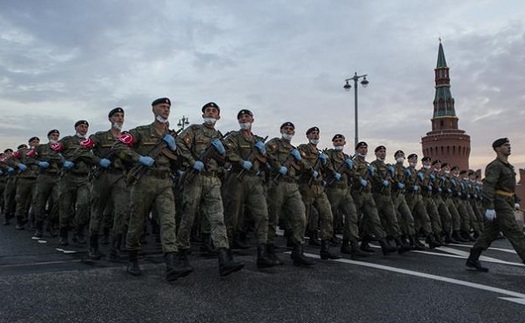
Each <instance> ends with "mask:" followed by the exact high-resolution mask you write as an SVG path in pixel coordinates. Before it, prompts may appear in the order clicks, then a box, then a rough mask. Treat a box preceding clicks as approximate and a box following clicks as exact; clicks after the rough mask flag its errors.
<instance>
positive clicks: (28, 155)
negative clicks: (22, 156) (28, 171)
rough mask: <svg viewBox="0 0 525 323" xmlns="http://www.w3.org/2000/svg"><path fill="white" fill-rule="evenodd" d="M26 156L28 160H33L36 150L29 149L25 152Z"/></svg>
mask: <svg viewBox="0 0 525 323" xmlns="http://www.w3.org/2000/svg"><path fill="white" fill-rule="evenodd" d="M26 156H27V157H30V158H35V157H36V156H37V153H36V150H35V149H29V151H28V152H27V154H26Z"/></svg>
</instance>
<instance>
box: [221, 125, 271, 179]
mask: <svg viewBox="0 0 525 323" xmlns="http://www.w3.org/2000/svg"><path fill="white" fill-rule="evenodd" d="M258 141H260V142H264V139H263V138H261V137H259V136H256V135H254V134H253V133H252V134H251V136H246V135H245V134H243V133H242V132H241V131H233V132H231V133H230V134H229V135H228V136H227V137H226V138H224V147H225V148H226V158H227V160H228V161H229V162H230V164H231V167H232V171H234V172H240V171H242V169H243V168H242V162H243V161H249V162H251V163H252V164H253V166H252V168H251V169H250V170H249V171H246V174H251V175H256V174H257V173H259V172H260V171H261V170H264V166H265V164H266V154H264V155H263V154H261V153H260V152H259V151H258V150H257V148H256V147H255V143H256V142H258Z"/></svg>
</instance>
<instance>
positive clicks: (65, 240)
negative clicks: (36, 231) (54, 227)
mask: <svg viewBox="0 0 525 323" xmlns="http://www.w3.org/2000/svg"><path fill="white" fill-rule="evenodd" d="M67 234H68V229H67V228H60V240H59V242H58V243H59V244H60V245H61V246H67V245H69V241H68V238H67Z"/></svg>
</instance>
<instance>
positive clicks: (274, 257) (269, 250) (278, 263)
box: [266, 243, 284, 266]
mask: <svg viewBox="0 0 525 323" xmlns="http://www.w3.org/2000/svg"><path fill="white" fill-rule="evenodd" d="M266 254H267V255H268V258H270V259H271V260H272V261H273V263H274V265H275V266H282V265H283V264H284V263H283V261H282V260H281V259H279V257H278V256H277V254H276V253H275V245H274V244H273V243H269V244H267V245H266Z"/></svg>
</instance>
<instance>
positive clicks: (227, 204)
mask: <svg viewBox="0 0 525 323" xmlns="http://www.w3.org/2000/svg"><path fill="white" fill-rule="evenodd" d="M237 176H238V173H236V172H230V173H228V175H227V176H226V180H225V181H224V183H223V185H222V196H223V201H224V221H225V224H226V230H227V232H228V241H230V242H231V241H232V240H233V234H234V232H235V231H236V230H238V225H241V226H242V225H243V224H244V223H238V221H239V220H242V221H243V222H244V213H245V210H246V211H248V213H249V215H250V216H251V217H252V218H253V220H254V222H255V236H256V238H257V243H266V242H267V239H268V206H267V204H266V196H265V195H264V187H263V182H262V178H261V177H259V176H254V175H251V174H246V176H244V178H243V181H242V182H241V181H239V180H238V179H237Z"/></svg>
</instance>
